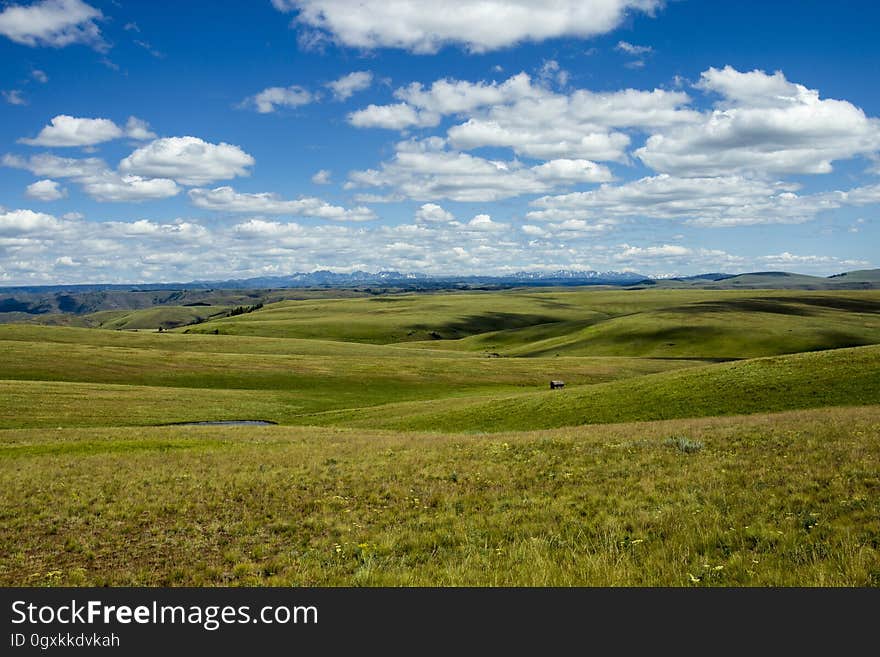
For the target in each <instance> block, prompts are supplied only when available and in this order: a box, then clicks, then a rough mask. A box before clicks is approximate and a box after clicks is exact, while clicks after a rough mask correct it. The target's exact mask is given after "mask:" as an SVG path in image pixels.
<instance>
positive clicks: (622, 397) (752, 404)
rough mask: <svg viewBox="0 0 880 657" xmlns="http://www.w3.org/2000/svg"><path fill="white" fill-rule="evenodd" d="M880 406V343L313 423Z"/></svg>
mask: <svg viewBox="0 0 880 657" xmlns="http://www.w3.org/2000/svg"><path fill="white" fill-rule="evenodd" d="M878 403H880V346H870V347H857V348H853V349H835V350H831V351H821V352H813V353H804V354H795V355H789V356H775V357H769V358H758V359H752V360H745V361H737V362H733V363H717V364H712V365H704V366H700V367H694V368H689V369H685V370H680V371H678V372H668V373H661V374H652V375H645V376H642V377H639V378H636V379H632V380H626V381H617V382H611V383H605V384H598V385H592V386H576V387H572V388H566V389H564V390H556V391H542V392H534V393H526V394H519V395H510V396H497V397H495V398H475V399H470V400H467V399H455V400H443V401H431V402H415V403H408V404H395V405H388V406H383V407H377V408H372V409H353V410H348V411H338V412H330V413H323V414H318V415H314V416H311V417H304V418H302V419H301V420H299V422H300V423H302V424H311V423H315V424H336V425H342V426H351V427H370V428H381V429H394V430H397V431H444V432H458V431H478V432H489V431H511V430H517V431H521V430H534V429H549V428H553V427H563V426H574V425H583V424H603V423H609V422H630V421H637V420H665V419H671V418H684V417H705V416H716V415H735V414H739V413H758V412H768V411H781V410H790V409H799V408H818V407H821V406H851V405H863V404H878Z"/></svg>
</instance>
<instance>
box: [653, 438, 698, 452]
mask: <svg viewBox="0 0 880 657" xmlns="http://www.w3.org/2000/svg"><path fill="white" fill-rule="evenodd" d="M663 444H664V445H668V446H669V447H674V448H675V449H677V450H678V451H679V452H682V453H683V454H694V453H695V452H699V451H700V450H701V449H703V443H701V442H700V441H699V440H691V439H690V438H687V437H685V436H672V437H670V438H667V439H666V440H665V441H663Z"/></svg>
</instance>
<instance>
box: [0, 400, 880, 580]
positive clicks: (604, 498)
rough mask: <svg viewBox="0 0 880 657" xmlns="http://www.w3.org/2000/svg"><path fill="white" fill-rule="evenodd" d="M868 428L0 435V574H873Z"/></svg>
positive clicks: (772, 424)
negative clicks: (473, 433)
mask: <svg viewBox="0 0 880 657" xmlns="http://www.w3.org/2000/svg"><path fill="white" fill-rule="evenodd" d="M878 431H880V407H876V406H873V407H865V408H860V409H824V410H817V411H800V412H796V413H786V414H781V415H760V416H750V417H737V418H724V419H703V420H675V421H669V422H655V423H641V424H620V425H608V426H602V427H579V428H576V429H559V430H555V431H550V432H540V433H518V434H501V435H493V436H461V435H454V434H447V435H437V434H432V435H430V436H428V435H420V434H391V433H381V432H374V431H364V430H358V431H339V430H332V429H313V428H295V427H249V428H247V429H244V428H237V427H220V428H209V427H165V428H153V429H143V428H140V429H121V428H115V429H89V430H76V429H68V430H59V431H39V432H33V431H21V430H16V431H0V482H2V486H0V584H2V585H5V586H10V585H32V586H44V585H59V584H63V585H93V586H103V585H111V586H118V585H175V586H177V585H275V586H290V585H293V586H302V585H307V586H314V585H325V586H326V585H330V586H334V585H367V586H372V585H386V586H397V585H405V586H409V585H430V586H438V585H439V586H445V585H472V586H473V585H477V586H481V585H515V586H524V585H525V586H528V585H536V586H571V585H576V586H583V585H588V586H611V585H614V586H634V585H637V586H716V585H726V586H768V585H773V586H814V585H815V586H877V585H880V550H878V539H880V520H878V519H880V498H878V496H877V495H876V491H877V485H878V478H877V467H876V466H877V463H878V462H880V440H878Z"/></svg>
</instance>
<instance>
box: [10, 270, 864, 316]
mask: <svg viewBox="0 0 880 657" xmlns="http://www.w3.org/2000/svg"><path fill="white" fill-rule="evenodd" d="M517 284H522V285H536V286H546V285H615V286H632V285H652V286H656V285H660V286H674V287H678V286H681V285H686V286H693V287H702V286H710V287H712V288H715V289H718V288H719V287H743V286H747V287H768V288H776V287H783V288H785V287H796V288H798V287H800V288H803V289H822V288H825V287H831V288H844V287H857V288H859V287H862V288H864V287H868V288H873V287H874V286H880V269H866V270H855V271H850V272H843V273H840V274H833V275H831V276H811V275H807V274H798V273H794V272H786V271H764V272H744V273H739V274H731V273H723V272H710V273H701V274H694V275H690V276H668V277H651V276H645V275H642V274H639V273H637V272H633V271H604V272H600V271H595V270H574V269H559V270H555V271H519V272H514V273H511V274H486V275H479V274H468V275H455V274H425V273H421V272H399V271H394V270H380V271H377V272H367V271H362V270H357V271H354V272H351V273H341V272H334V271H330V270H316V271H312V272H296V273H293V274H288V275H280V276H255V277H249V278H231V279H225V280H195V281H189V282H168V283H84V284H57V285H52V284H49V285H21V286H6V287H0V294H3V293H5V294H22V293H44V294H50V293H54V292H99V291H105V290H129V291H149V290H207V289H218V290H243V289H251V290H253V289H284V288H308V287H331V288H332V287H351V286H364V285H383V286H388V287H402V288H405V289H422V288H427V289H431V288H436V287H456V286H481V285H493V286H501V287H510V286H515V285H517ZM0 308H2V305H0ZM0 312H3V311H2V310H0Z"/></svg>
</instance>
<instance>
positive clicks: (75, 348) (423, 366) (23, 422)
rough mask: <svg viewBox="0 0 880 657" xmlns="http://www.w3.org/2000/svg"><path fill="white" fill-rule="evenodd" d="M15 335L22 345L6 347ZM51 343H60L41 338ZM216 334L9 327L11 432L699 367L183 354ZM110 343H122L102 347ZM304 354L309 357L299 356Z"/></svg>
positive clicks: (0, 421) (3, 415)
mask: <svg viewBox="0 0 880 657" xmlns="http://www.w3.org/2000/svg"><path fill="white" fill-rule="evenodd" d="M10 336H14V339H4V338H10ZM43 336H56V338H58V339H59V341H55V342H52V341H49V340H38V339H37V338H39V337H43ZM28 337H30V338H31V339H30V340H27V339H26V338H28ZM214 337H215V336H210V337H208V336H188V335H166V334H161V335H160V334H130V333H122V334H120V333H118V332H108V331H97V330H92V331H89V330H84V329H80V330H76V329H66V330H63V331H58V330H56V329H47V328H44V327H36V330H35V329H34V328H32V327H17V328H12V327H10V328H8V329H6V330H3V329H0V426H4V427H14V426H58V425H59V424H60V425H62V426H112V425H113V424H120V425H130V424H164V423H168V422H180V421H189V420H213V419H266V420H273V421H276V422H291V421H294V419H295V417H296V416H297V415H298V414H301V413H312V412H318V411H325V410H330V409H339V408H352V407H363V406H370V405H375V404H384V403H388V402H389V401H402V400H417V399H421V400H425V399H442V398H447V397H459V396H464V395H474V394H483V395H487V394H498V393H504V392H511V391H516V390H529V389H531V390H540V389H543V388H545V387H546V386H547V382H548V381H549V380H550V379H552V378H559V377H562V378H564V379H566V380H568V381H569V382H572V383H582V384H589V383H600V382H605V381H612V380H615V379H618V378H623V377H633V376H640V375H643V374H646V373H651V372H663V371H668V370H671V369H677V368H681V367H689V366H693V365H694V364H695V363H694V362H692V361H675V360H652V359H643V358H595V359H591V358H554V359H529V360H526V359H499V358H482V357H479V356H472V355H466V354H465V355H457V354H449V353H444V352H440V353H439V355H435V354H434V352H428V351H415V352H413V351H409V350H404V349H398V348H394V347H382V346H374V345H362V344H354V343H335V348H331V347H333V344H334V343H331V344H330V345H329V346H327V345H324V348H323V350H322V349H321V347H322V345H321V344H317V345H315V344H312V343H310V342H308V341H292V342H294V344H292V345H291V344H286V342H287V341H285V340H265V339H263V340H264V341H266V342H269V343H270V345H262V346H264V347H267V348H268V346H274V347H275V348H276V349H278V350H279V351H280V352H281V353H223V352H220V351H214V352H211V351H201V350H184V349H183V347H185V346H187V345H189V344H190V343H191V342H193V340H195V341H197V342H198V343H199V346H200V347H202V348H207V347H210V346H213V347H214V348H219V347H220V345H219V344H218V342H221V343H222V342H223V340H224V339H223V338H220V339H219V340H217V341H215V340H214ZM217 337H218V338H219V336H217ZM65 338H66V341H60V340H61V339H65ZM89 339H90V340H91V342H88V341H86V340H89ZM77 340H81V341H77ZM225 340H226V341H229V338H225ZM255 340H258V341H259V340H260V339H255ZM108 342H109V343H112V346H111V345H108V344H102V343H108ZM212 342H213V343H214V344H213V345H211V344H209V343H212ZM172 345H173V346H176V347H177V349H174V350H172V349H171V348H170V346H172ZM239 346H240V347H241V346H243V345H239ZM244 346H246V345H244ZM306 346H312V347H313V349H312V351H311V352H310V351H308V350H307V349H305V348H304V347H306ZM314 347H318V348H317V349H314ZM298 348H302V349H301V350H302V351H305V352H306V353H304V354H296V353H295V352H296V351H297V349H298ZM338 363H344V366H339V365H338ZM95 384H97V385H95ZM258 391H259V392H260V393H262V394H258Z"/></svg>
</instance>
